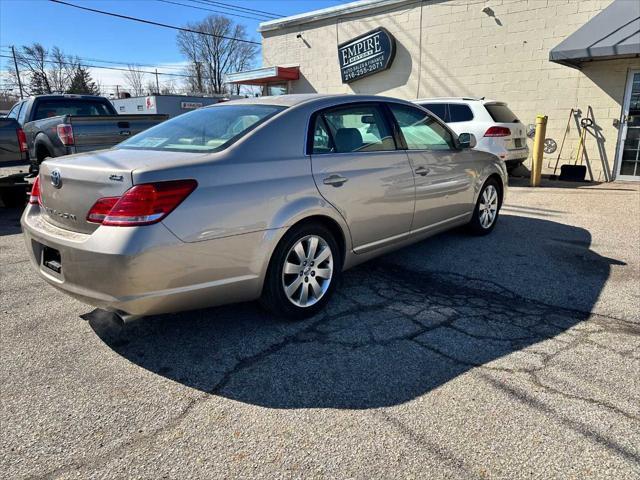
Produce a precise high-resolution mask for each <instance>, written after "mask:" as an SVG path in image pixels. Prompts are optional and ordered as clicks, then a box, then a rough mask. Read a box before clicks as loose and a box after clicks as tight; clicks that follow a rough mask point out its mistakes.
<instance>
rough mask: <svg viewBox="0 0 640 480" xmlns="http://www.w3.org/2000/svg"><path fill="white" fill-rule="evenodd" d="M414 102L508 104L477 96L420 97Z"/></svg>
mask: <svg viewBox="0 0 640 480" xmlns="http://www.w3.org/2000/svg"><path fill="white" fill-rule="evenodd" d="M412 102H413V103H427V102H428V103H449V102H466V103H471V102H478V103H482V104H483V105H489V104H497V105H506V103H505V102H499V101H497V100H491V99H489V98H484V97H482V98H475V97H433V98H419V99H417V100H412Z"/></svg>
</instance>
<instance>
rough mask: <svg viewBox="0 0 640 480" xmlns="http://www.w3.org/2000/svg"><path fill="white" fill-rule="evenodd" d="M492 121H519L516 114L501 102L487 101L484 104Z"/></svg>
mask: <svg viewBox="0 0 640 480" xmlns="http://www.w3.org/2000/svg"><path fill="white" fill-rule="evenodd" d="M484 107H485V108H486V109H487V111H488V112H489V115H491V118H493V121H494V122H497V123H520V120H518V117H516V114H515V113H513V112H512V111H511V110H510V109H509V107H507V106H506V105H504V104H501V103H489V104H485V106H484Z"/></svg>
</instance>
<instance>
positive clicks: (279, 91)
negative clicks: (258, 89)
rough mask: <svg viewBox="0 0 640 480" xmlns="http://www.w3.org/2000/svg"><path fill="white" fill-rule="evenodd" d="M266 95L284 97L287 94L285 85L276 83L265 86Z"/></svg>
mask: <svg viewBox="0 0 640 480" xmlns="http://www.w3.org/2000/svg"><path fill="white" fill-rule="evenodd" d="M266 91H267V92H266V94H267V95H268V96H273V95H286V94H287V85H286V84H284V83H278V84H274V85H267V88H266Z"/></svg>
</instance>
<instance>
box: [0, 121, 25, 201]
mask: <svg viewBox="0 0 640 480" xmlns="http://www.w3.org/2000/svg"><path fill="white" fill-rule="evenodd" d="M26 160H27V139H26V136H25V134H24V132H23V131H22V128H20V124H19V123H18V122H17V120H16V119H15V118H0V168H4V167H14V166H19V165H23V164H24V163H26ZM27 177H28V175H27V174H26V173H24V172H19V173H14V174H11V175H2V174H0V201H1V202H2V203H3V204H4V206H6V207H19V206H22V205H24V203H25V200H26V192H27V190H28V189H29V187H30V184H29V181H28V180H27Z"/></svg>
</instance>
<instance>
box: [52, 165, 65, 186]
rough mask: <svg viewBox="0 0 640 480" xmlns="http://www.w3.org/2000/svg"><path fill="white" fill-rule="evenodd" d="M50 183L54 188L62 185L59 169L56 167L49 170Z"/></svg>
mask: <svg viewBox="0 0 640 480" xmlns="http://www.w3.org/2000/svg"><path fill="white" fill-rule="evenodd" d="M51 185H53V186H54V188H60V187H61V186H62V177H61V176H60V170H58V169H57V168H56V169H55V170H51Z"/></svg>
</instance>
